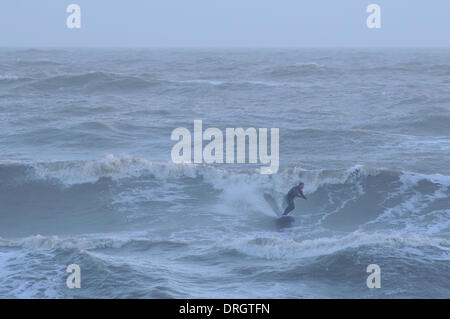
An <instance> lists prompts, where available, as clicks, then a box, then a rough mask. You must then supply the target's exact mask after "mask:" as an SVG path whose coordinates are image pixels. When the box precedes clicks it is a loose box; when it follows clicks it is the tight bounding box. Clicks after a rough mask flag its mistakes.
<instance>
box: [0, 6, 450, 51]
mask: <svg viewBox="0 0 450 319" xmlns="http://www.w3.org/2000/svg"><path fill="white" fill-rule="evenodd" d="M71 3H76V4H78V5H80V6H81V23H82V28H81V29H68V28H67V27H66V18H67V16H68V13H66V7H67V6H68V5H69V4H71ZM371 3H376V4H379V5H380V6H381V20H382V22H381V23H382V27H381V29H368V28H367V26H366V19H367V16H368V13H366V7H367V5H369V4H371ZM0 46H31V47H41V46H142V47H197V46H200V47H301V46H307V47H321V46H333V47H336V46H337V47H344V46H415V47H427V46H439V47H442V46H446V47H449V46H450V0H432V1H425V0H369V1H363V0H340V1H339V0H309V1H302V0H129V1H118V0H117V1H116V0H114V1H112V0H69V1H66V0H39V1H36V0H1V2H0Z"/></svg>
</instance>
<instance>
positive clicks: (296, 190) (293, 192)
mask: <svg viewBox="0 0 450 319" xmlns="http://www.w3.org/2000/svg"><path fill="white" fill-rule="evenodd" d="M303 187H305V184H304V183H300V184H298V186H294V187H292V188H291V189H290V191H289V192H288V193H287V195H286V202H287V204H288V206H287V207H286V209H285V210H284V213H283V216H286V215H287V214H289V213H290V212H291V211H292V210H293V209H294V208H295V205H294V199H295V197H301V198H303V199H304V200H308V198H306V196H305V195H304V194H303Z"/></svg>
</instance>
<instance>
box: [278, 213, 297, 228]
mask: <svg viewBox="0 0 450 319" xmlns="http://www.w3.org/2000/svg"><path fill="white" fill-rule="evenodd" d="M294 222H295V218H294V217H293V216H289V215H287V216H281V217H278V218H277V224H278V226H280V227H289V226H291V225H292V224H293V223H294Z"/></svg>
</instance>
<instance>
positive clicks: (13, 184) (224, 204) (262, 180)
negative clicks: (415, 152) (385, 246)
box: [0, 156, 450, 234]
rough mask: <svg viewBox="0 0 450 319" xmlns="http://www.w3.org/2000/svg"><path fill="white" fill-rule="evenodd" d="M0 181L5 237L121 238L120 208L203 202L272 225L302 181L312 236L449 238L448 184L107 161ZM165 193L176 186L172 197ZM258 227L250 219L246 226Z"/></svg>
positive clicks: (404, 177)
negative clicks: (92, 234)
mask: <svg viewBox="0 0 450 319" xmlns="http://www.w3.org/2000/svg"><path fill="white" fill-rule="evenodd" d="M0 178H1V180H2V184H1V185H0V190H1V192H0V200H1V201H2V203H3V204H2V208H3V212H2V216H3V223H2V226H1V231H2V233H8V232H10V231H11V230H15V231H19V230H21V231H22V233H24V234H29V233H35V231H36V229H39V228H37V227H38V226H37V225H39V224H41V227H42V228H40V229H46V230H47V232H46V233H52V232H53V233H58V232H61V231H62V229H67V230H71V231H75V230H77V229H79V230H80V231H81V230H84V231H98V229H97V228H96V226H98V225H102V227H106V228H102V231H105V230H120V229H124V228H126V225H127V224H128V223H129V220H127V218H130V216H127V215H122V214H120V209H119V208H118V207H119V206H120V205H122V204H123V205H125V206H126V207H128V208H127V211H128V213H129V214H133V209H132V208H131V207H135V208H136V209H137V210H140V211H141V213H143V214H149V211H150V210H152V209H153V210H156V211H161V210H163V211H164V209H166V208H167V207H168V206H167V205H174V204H176V202H177V200H180V204H181V203H184V205H186V200H187V199H188V200H189V201H190V202H192V203H193V205H194V206H195V207H197V209H196V210H198V209H199V208H201V207H202V205H204V202H205V198H204V196H205V194H206V193H208V198H209V199H210V200H211V201H212V202H217V203H220V205H221V206H220V207H219V206H218V207H217V208H216V209H215V211H213V212H211V213H210V214H214V213H216V214H220V213H221V212H224V211H226V212H227V213H228V214H232V215H236V217H239V218H243V217H245V216H249V218H250V216H253V214H255V213H256V214H261V213H262V214H263V215H262V216H264V214H265V215H268V216H275V215H276V212H275V211H274V210H273V209H274V208H273V207H271V205H270V203H269V202H268V201H267V200H266V197H267V196H269V197H272V198H273V199H274V201H275V202H277V203H278V205H280V207H281V204H282V203H283V198H284V194H286V192H287V191H288V190H289V188H290V187H291V186H292V185H295V184H296V183H298V181H300V180H302V181H303V182H304V183H305V184H306V187H305V193H306V194H307V196H308V197H309V201H308V203H307V205H306V204H299V205H298V207H299V208H297V209H299V212H300V213H296V214H300V215H299V217H301V218H303V219H305V222H306V224H310V225H312V226H311V227H316V230H317V229H322V228H325V229H330V230H335V231H355V230H362V231H366V230H375V229H386V230H403V231H408V232H411V231H420V232H423V233H428V234H443V233H445V232H448V231H449V220H448V214H449V212H450V187H449V186H450V177H449V176H446V175H440V174H434V175H425V174H418V173H414V172H402V171H393V170H387V169H381V168H370V167H365V166H355V167H351V168H349V169H341V170H311V171H308V170H304V169H302V168H299V167H292V168H285V169H281V171H280V172H279V173H278V174H276V175H273V176H268V175H261V174H259V172H258V171H256V170H239V169H224V168H221V167H215V166H205V165H200V166H198V165H175V164H167V163H161V162H152V161H148V160H143V159H138V158H117V157H114V156H109V157H107V158H105V159H103V160H98V161H62V162H46V163H29V164H24V163H22V164H19V163H16V164H1V165H0ZM170 185H178V186H176V191H174V190H170V187H172V186H170ZM167 187H169V188H167ZM236 190H239V191H236ZM122 199H123V203H122V204H121V203H120V201H121V200H122ZM130 205H131V206H130ZM155 205H156V206H155ZM152 207H153V208H152ZM169 207H170V206H169ZM118 209H119V210H118ZM130 209H131V211H130ZM194 212H195V211H194ZM180 213H182V214H183V215H189V214H190V211H189V210H183V212H180ZM294 213H295V212H294ZM149 216H150V217H151V215H149ZM212 216H214V215H212ZM261 218H262V217H261ZM25 220H28V221H31V220H34V221H36V223H34V224H33V223H30V222H25ZM257 220H258V219H255V218H253V217H252V218H250V219H249V223H250V224H249V226H251V225H252V223H257ZM21 221H22V222H21ZM43 221H44V222H43ZM45 221H52V222H51V223H50V224H48V223H45ZM45 227H47V228H45ZM255 227H257V226H256V225H255ZM308 231H311V232H313V231H314V229H310V230H308Z"/></svg>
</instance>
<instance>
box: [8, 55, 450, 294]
mask: <svg viewBox="0 0 450 319" xmlns="http://www.w3.org/2000/svg"><path fill="white" fill-rule="evenodd" d="M0 116H1V121H0V298H424V297H425V298H449V297H450V263H449V261H450V222H449V220H450V156H449V155H450V125H449V123H450V50H449V49H258V50H257V49H233V50H231V49H170V50H169V49H87V48H86V49H66V48H52V49H39V48H38V49H23V48H17V49H14V48H8V49H6V48H2V49H0ZM194 120H202V121H203V126H204V128H205V129H206V128H207V127H217V128H219V129H221V130H222V131H225V128H227V127H242V128H244V129H245V128H248V127H269V128H279V135H280V136H279V142H280V145H279V146H280V150H279V154H280V167H279V170H278V172H277V173H276V174H273V175H263V174H260V172H259V167H260V165H253V164H188V163H186V164H175V163H173V162H172V161H171V149H172V147H173V145H174V143H175V142H174V141H172V140H171V139H170V136H171V132H172V130H174V129H175V128H177V127H186V128H188V129H190V130H192V129H193V123H194ZM299 181H302V182H304V183H305V189H304V193H305V195H306V196H307V197H308V201H302V200H300V199H298V200H297V201H296V209H295V210H294V211H293V212H292V215H293V216H295V218H296V221H295V223H294V225H293V226H292V227H289V228H282V229H281V228H279V227H277V225H276V223H275V218H276V216H277V212H276V211H275V209H274V207H273V206H272V205H271V203H270V201H268V200H267V199H268V198H272V199H274V200H275V201H276V202H277V203H278V205H279V206H280V207H282V203H283V198H284V195H285V194H286V193H287V191H288V190H289V189H290V188H291V187H292V186H294V185H295V184H297V183H298V182H299ZM70 264H77V265H79V266H80V268H81V288H80V289H69V288H68V287H67V286H66V278H67V276H68V273H67V272H66V268H67V266H68V265H70ZM370 264H377V265H379V266H380V269H381V288H379V289H369V288H368V287H367V285H366V279H367V276H368V275H369V274H368V273H367V272H366V268H367V266H368V265H370Z"/></svg>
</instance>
